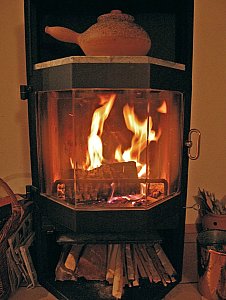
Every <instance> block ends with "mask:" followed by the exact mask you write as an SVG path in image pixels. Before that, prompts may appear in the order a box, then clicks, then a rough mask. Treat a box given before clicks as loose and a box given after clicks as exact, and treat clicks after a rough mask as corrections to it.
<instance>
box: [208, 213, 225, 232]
mask: <svg viewBox="0 0 226 300" xmlns="http://www.w3.org/2000/svg"><path fill="white" fill-rule="evenodd" d="M202 227H203V229H204V230H211V229H217V230H226V215H220V214H219V215H218V214H211V213H209V214H206V215H205V216H203V217H202Z"/></svg>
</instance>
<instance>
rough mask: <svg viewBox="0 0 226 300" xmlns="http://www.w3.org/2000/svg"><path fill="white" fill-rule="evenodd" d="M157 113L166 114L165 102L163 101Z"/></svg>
mask: <svg viewBox="0 0 226 300" xmlns="http://www.w3.org/2000/svg"><path fill="white" fill-rule="evenodd" d="M157 111H158V112H160V113H162V114H166V113H167V106H166V101H163V103H162V105H161V106H160V107H159V108H158V109H157Z"/></svg>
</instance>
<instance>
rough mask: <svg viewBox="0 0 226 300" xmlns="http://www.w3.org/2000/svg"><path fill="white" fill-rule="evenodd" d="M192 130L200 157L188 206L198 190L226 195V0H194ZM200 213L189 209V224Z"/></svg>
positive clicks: (191, 173)
mask: <svg viewBox="0 0 226 300" xmlns="http://www.w3.org/2000/svg"><path fill="white" fill-rule="evenodd" d="M194 2H195V19H194V48H193V93H192V120H191V128H198V129H199V130H200V131H201V134H202V136H201V154H200V158H199V159H198V160H197V161H190V165H189V185H188V205H193V204H194V198H193V197H194V196H195V195H197V191H198V187H200V188H204V189H206V190H208V191H211V192H215V194H216V196H217V197H218V198H221V197H223V195H226V18H225V16H226V1H225V0H215V1H211V0H195V1H194ZM196 218H197V212H196V211H194V210H191V209H189V210H187V223H194V222H195V220H196Z"/></svg>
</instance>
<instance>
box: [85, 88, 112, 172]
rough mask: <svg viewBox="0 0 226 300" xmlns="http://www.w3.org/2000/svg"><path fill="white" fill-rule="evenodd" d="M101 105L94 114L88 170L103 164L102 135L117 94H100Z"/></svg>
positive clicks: (89, 139)
mask: <svg viewBox="0 0 226 300" xmlns="http://www.w3.org/2000/svg"><path fill="white" fill-rule="evenodd" d="M99 97H100V105H101V107H99V108H97V109H96V110H95V112H94V114H93V118H92V124H91V130H90V135H89V137H88V155H87V161H86V165H87V166H88V168H87V169H88V170H91V169H94V168H97V167H99V166H101V164H102V161H103V145H102V141H101V136H102V133H103V127H104V122H105V120H106V119H107V118H108V116H109V113H110V111H111V109H112V106H113V104H114V101H115V97H116V95H115V94H110V95H100V96H99Z"/></svg>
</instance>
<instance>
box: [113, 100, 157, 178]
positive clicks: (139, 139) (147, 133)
mask: <svg viewBox="0 0 226 300" xmlns="http://www.w3.org/2000/svg"><path fill="white" fill-rule="evenodd" d="M123 115H124V119H125V123H126V126H127V128H128V129H129V130H130V131H132V132H133V133H134V135H133V137H132V141H131V147H130V148H129V149H127V150H125V151H124V152H123V153H122V149H121V145H119V146H118V147H117V149H116V151H115V159H116V160H118V161H135V162H137V166H139V167H140V168H141V170H140V174H139V176H142V175H143V174H145V172H146V165H141V164H139V160H140V155H141V153H142V151H143V150H144V149H145V148H146V147H147V143H148V142H150V141H157V140H158V138H159V136H160V134H158V136H156V134H155V131H154V130H152V125H153V124H152V118H151V117H150V116H149V118H148V119H145V120H144V121H140V120H139V119H138V117H137V116H136V114H135V112H134V107H130V106H129V105H128V104H126V105H125V106H124V108H123Z"/></svg>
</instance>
